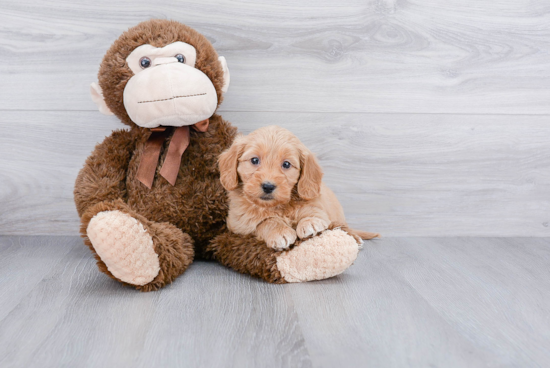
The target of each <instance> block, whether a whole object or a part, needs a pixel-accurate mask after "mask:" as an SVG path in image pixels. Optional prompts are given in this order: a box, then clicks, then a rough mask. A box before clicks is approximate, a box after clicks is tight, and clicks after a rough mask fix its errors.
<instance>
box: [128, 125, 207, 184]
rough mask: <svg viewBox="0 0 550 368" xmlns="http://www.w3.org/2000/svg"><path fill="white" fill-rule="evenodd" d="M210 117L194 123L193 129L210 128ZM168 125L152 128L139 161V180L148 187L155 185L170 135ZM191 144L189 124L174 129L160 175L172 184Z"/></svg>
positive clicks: (205, 129) (202, 129)
mask: <svg viewBox="0 0 550 368" xmlns="http://www.w3.org/2000/svg"><path fill="white" fill-rule="evenodd" d="M208 124H209V119H206V120H203V121H199V122H198V123H196V124H194V125H193V126H192V127H193V129H195V130H197V131H199V132H206V131H207V130H208ZM168 133H169V131H168V130H167V127H158V128H152V129H151V135H150V136H149V139H147V142H145V150H144V151H143V155H142V157H141V162H140V163H139V167H138V172H137V176H136V178H137V180H139V181H140V182H142V183H143V184H144V185H145V186H146V187H147V188H149V189H151V188H152V187H153V180H154V179H155V172H156V171H157V166H158V161H159V156H160V149H161V148H162V145H163V144H164V141H165V140H166V138H167V137H168ZM188 146H189V126H182V127H178V128H175V129H174V134H173V135H172V140H171V141H170V145H169V146H168V152H167V153H166V158H165V159H164V163H163V164H162V168H161V169H160V175H162V177H164V178H165V179H166V180H168V182H169V183H170V184H172V185H174V184H176V179H177V177H178V172H179V169H180V164H181V156H182V155H183V152H185V149H186V148H187V147H188Z"/></svg>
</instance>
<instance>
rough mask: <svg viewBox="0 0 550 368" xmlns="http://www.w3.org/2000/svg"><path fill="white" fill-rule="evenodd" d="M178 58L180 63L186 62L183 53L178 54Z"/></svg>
mask: <svg viewBox="0 0 550 368" xmlns="http://www.w3.org/2000/svg"><path fill="white" fill-rule="evenodd" d="M176 59H178V62H179V63H185V56H183V55H182V54H177V55H176Z"/></svg>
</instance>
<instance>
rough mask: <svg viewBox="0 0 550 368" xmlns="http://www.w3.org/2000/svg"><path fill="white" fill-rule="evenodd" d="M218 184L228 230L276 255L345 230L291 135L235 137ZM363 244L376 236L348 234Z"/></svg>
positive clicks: (336, 205)
mask: <svg viewBox="0 0 550 368" xmlns="http://www.w3.org/2000/svg"><path fill="white" fill-rule="evenodd" d="M219 166H220V175H221V182H222V185H223V186H224V188H225V189H227V190H228V191H229V200H230V205H229V215H228V217H227V226H228V227H229V229H230V230H231V231H233V232H234V233H236V234H241V235H248V234H255V235H256V236H257V237H258V238H259V239H260V240H264V241H265V242H266V243H267V245H268V246H270V247H271V248H273V249H276V250H282V249H286V248H288V247H289V246H290V245H292V244H294V242H295V241H296V239H297V238H299V239H305V238H309V237H311V236H314V235H316V234H318V233H320V232H322V231H324V230H326V229H328V228H329V226H330V225H331V224H332V225H333V226H334V224H338V225H340V226H344V227H345V228H346V229H349V228H348V227H347V224H346V218H345V216H344V210H343V208H342V206H341V205H340V202H338V199H337V198H336V196H335V195H334V193H333V192H332V191H331V190H330V189H329V188H328V187H327V186H326V185H324V183H323V182H322V178H323V171H322V169H321V167H320V166H319V163H318V162H317V159H316V158H315V156H314V155H313V153H312V152H311V151H310V150H309V149H307V148H306V147H305V146H304V144H303V143H302V142H300V140H299V139H298V138H297V137H296V136H295V135H294V134H292V133H291V132H290V131H288V130H286V129H284V128H281V127H278V126H269V127H265V128H260V129H258V130H256V131H254V132H252V133H251V134H249V135H248V136H239V137H237V138H236V139H235V141H234V142H233V145H232V146H231V147H230V148H229V149H228V150H227V151H225V152H224V153H222V155H221V156H220V159H219ZM349 233H350V234H351V235H352V236H353V237H354V238H355V239H356V240H357V242H358V243H359V244H362V239H372V238H374V237H377V236H378V234H375V233H369V232H364V231H359V230H353V229H349Z"/></svg>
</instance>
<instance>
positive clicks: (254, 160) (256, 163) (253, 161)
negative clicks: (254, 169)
mask: <svg viewBox="0 0 550 368" xmlns="http://www.w3.org/2000/svg"><path fill="white" fill-rule="evenodd" d="M250 162H251V163H252V165H258V164H259V163H260V159H259V158H258V157H252V158H251V159H250Z"/></svg>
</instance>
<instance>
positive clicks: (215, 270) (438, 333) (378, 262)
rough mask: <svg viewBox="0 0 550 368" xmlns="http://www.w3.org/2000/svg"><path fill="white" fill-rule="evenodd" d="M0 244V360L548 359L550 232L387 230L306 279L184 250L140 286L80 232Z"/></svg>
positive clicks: (491, 362) (93, 363)
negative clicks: (284, 278)
mask: <svg viewBox="0 0 550 368" xmlns="http://www.w3.org/2000/svg"><path fill="white" fill-rule="evenodd" d="M0 251H1V254H2V259H0V265H1V266H2V267H1V268H0V276H2V277H0V280H3V281H2V283H1V284H0V287H1V289H0V290H5V287H6V286H8V287H9V289H8V290H7V291H8V293H9V294H8V295H6V294H5V293H3V294H2V295H3V297H2V299H1V300H0V366H2V367H41V368H43V367H60V366H71V367H72V366H86V367H115V366H116V367H151V366H170V367H172V366H185V367H237V366H238V367H258V366H262V367H267V368H270V367H334V366H342V367H364V366H376V367H403V366H411V367H426V366H444V367H487V366H510V367H539V366H546V365H548V362H549V361H550V353H549V351H548V349H547V347H548V346H549V345H550V336H549V335H548V330H549V328H550V325H549V320H548V315H549V313H550V300H549V295H550V282H549V281H548V280H550V269H549V268H548V264H549V262H550V239H549V238H539V239H533V238H507V239H501V238H498V239H497V238H471V237H467V238H452V237H446V238H415V239H407V238H385V239H380V240H375V241H371V242H368V243H367V245H366V247H365V249H364V250H363V251H362V252H361V253H360V254H359V258H358V259H357V261H356V262H355V264H354V265H353V266H352V267H351V268H350V269H349V270H347V271H346V272H345V273H344V274H342V275H340V276H337V277H335V278H332V279H328V280H324V281H320V282H312V283H304V284H287V285H271V284H267V283H263V282H261V281H258V280H255V279H252V278H250V277H248V276H245V275H240V274H237V273H235V272H233V271H232V270H229V269H226V268H224V267H222V266H221V265H218V264H216V263H208V262H196V263H195V264H193V265H192V266H191V267H190V268H189V270H188V271H187V272H186V273H185V274H184V275H183V276H182V277H180V278H178V279H177V280H176V282H174V283H173V284H172V285H170V286H168V287H167V288H165V289H162V290H160V291H158V292H151V293H139V292H137V291H135V290H133V289H130V288H126V287H123V286H121V285H120V284H118V283H117V282H115V281H113V280H111V279H109V278H108V277H107V276H105V275H103V274H100V273H99V272H98V270H97V268H96V266H95V262H94V260H93V258H92V256H91V254H90V252H89V250H88V249H87V248H86V247H85V246H84V245H83V244H82V240H81V239H79V238H78V237H55V236H42V237H5V236H4V237H0ZM38 259H43V260H44V259H46V260H47V261H46V262H43V264H42V265H41V264H39V263H37V262H36V261H37V260H38ZM54 259H55V262H52V260H54ZM4 260H5V261H4ZM5 266H8V268H9V269H6V268H5ZM8 279H9V283H8V282H7V280H8ZM10 295H12V296H13V299H12V300H10V301H9V302H8V303H6V301H7V300H6V299H7V298H5V296H8V297H9V296H10Z"/></svg>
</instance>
